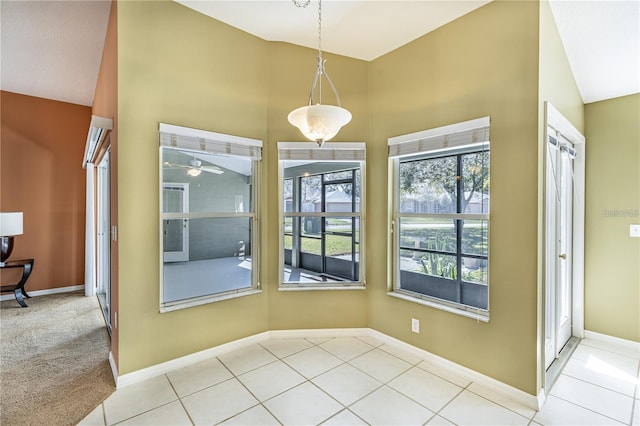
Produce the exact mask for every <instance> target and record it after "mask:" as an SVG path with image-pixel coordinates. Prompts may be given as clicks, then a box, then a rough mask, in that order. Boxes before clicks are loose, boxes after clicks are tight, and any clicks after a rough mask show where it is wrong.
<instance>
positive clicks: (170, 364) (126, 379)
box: [109, 328, 544, 411]
mask: <svg viewBox="0 0 640 426" xmlns="http://www.w3.org/2000/svg"><path fill="white" fill-rule="evenodd" d="M364 336H368V337H373V338H376V339H378V340H380V341H382V342H383V343H386V344H388V345H391V346H395V347H397V348H399V349H403V350H405V351H407V352H409V353H412V354H414V355H416V356H418V357H419V358H422V359H424V360H426V361H429V362H431V363H434V364H436V365H438V366H441V367H442V368H446V369H449V370H450V371H452V372H454V373H456V374H458V375H460V376H462V377H465V378H467V379H468V380H469V381H472V382H474V383H476V384H478V385H481V386H484V387H485V388H487V389H489V390H491V391H493V392H495V393H497V394H500V395H504V396H505V397H506V398H508V399H511V400H513V401H514V402H516V403H519V404H521V405H523V406H525V407H527V408H530V409H533V410H536V411H537V410H539V409H540V407H541V406H542V404H543V403H544V393H542V395H530V394H528V393H526V392H524V391H522V390H520V389H517V388H514V387H513V386H510V385H507V384H505V383H502V382H500V381H498V380H496V379H493V378H491V377H489V376H485V375H484V374H481V373H478V372H477V371H474V370H471V369H469V368H466V367H463V366H461V365H459V364H456V363H454V362H452V361H449V360H447V359H444V358H441V357H439V356H437V355H434V354H432V353H430V352H427V351H425V350H423V349H420V348H417V347H415V346H412V345H410V344H408V343H405V342H403V341H401V340H398V339H396V338H393V337H390V336H387V335H386V334H384V333H381V332H379V331H376V330H372V329H370V328H346V329H345V328H339V329H313V330H271V331H265V332H263V333H259V334H255V335H253V336H249V337H245V338H243V339H239V340H236V341H233V342H229V343H225V344H222V345H219V346H215V347H213V348H209V349H205V350H203V351H200V352H196V353H193V354H190V355H186V356H183V357H180V358H176V359H172V360H170V361H167V362H163V363H161V364H156V365H152V366H151V367H147V368H143V369H141V370H136V371H133V372H131V373H126V374H123V375H121V376H118V375H117V369H116V367H115V363H114V361H113V357H112V356H111V354H110V355H109V361H110V363H111V367H112V369H113V373H114V377H115V379H116V388H118V389H120V388H123V387H125V386H130V385H132V384H135V383H139V382H142V381H144V380H147V379H151V378H153V377H156V376H159V375H162V374H166V373H168V372H170V371H173V370H176V369H178V368H183V367H187V366H189V365H192V364H195V363H197V362H200V361H204V360H207V359H210V358H212V357H216V356H218V355H222V354H224V353H227V352H230V351H234V350H236V349H241V348H243V347H246V346H249V345H252V344H255V343H259V342H263V341H265V340H268V339H270V338H323V337H364Z"/></svg>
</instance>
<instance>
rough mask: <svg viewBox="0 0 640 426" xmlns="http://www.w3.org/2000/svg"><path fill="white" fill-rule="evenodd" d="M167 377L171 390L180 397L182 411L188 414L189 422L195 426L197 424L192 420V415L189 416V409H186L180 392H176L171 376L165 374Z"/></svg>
mask: <svg viewBox="0 0 640 426" xmlns="http://www.w3.org/2000/svg"><path fill="white" fill-rule="evenodd" d="M165 376H166V377H167V380H168V381H169V385H170V386H171V389H173V392H175V394H176V396H177V397H178V401H179V402H180V406H181V407H182V409H183V410H184V412H185V413H186V415H187V417H188V418H189V421H190V422H191V425H192V426H193V425H195V424H196V422H194V421H193V419H192V418H191V414H189V410H187V407H185V405H184V403H183V402H182V398H181V397H180V395H179V394H178V391H177V390H176V388H175V386H173V382H171V379H170V378H169V376H168V375H167V374H165Z"/></svg>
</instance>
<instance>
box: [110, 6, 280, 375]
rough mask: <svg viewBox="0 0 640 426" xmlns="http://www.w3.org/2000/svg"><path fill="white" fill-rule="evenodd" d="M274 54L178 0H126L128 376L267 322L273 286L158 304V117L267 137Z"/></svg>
mask: <svg viewBox="0 0 640 426" xmlns="http://www.w3.org/2000/svg"><path fill="white" fill-rule="evenodd" d="M267 53H268V50H267V43H266V42H265V41H264V40H261V39H259V38H256V37H253V36H251V35H249V34H247V33H244V32H242V31H239V30H237V29H234V28H232V27H229V26H227V25H223V24H221V23H219V22H217V21H214V20H212V19H210V18H208V17H206V16H204V15H201V14H199V13H196V12H194V11H192V10H190V9H188V8H186V7H184V6H181V5H179V4H178V3H175V2H172V1H154V2H146V1H144V2H140V1H120V2H118V114H119V129H118V141H119V145H118V146H119V152H118V162H119V167H118V181H119V192H118V207H119V232H118V234H119V235H118V237H119V302H120V306H119V312H118V323H119V324H118V326H119V330H120V340H119V343H120V354H119V355H120V364H119V373H120V374H124V373H128V372H131V371H134V370H137V369H140V368H144V367H148V366H151V365H154V364H157V363H160V362H164V361H167V360H170V359H173V358H177V357H180V356H184V355H187V354H190V353H193V352H196V351H199V350H203V349H207V348H210V347H213V346H216V345H219V344H222V343H226V342H229V341H232V340H236V339H239V338H242V337H246V336H249V335H253V334H256V333H259V332H263V331H265V330H267V329H268V318H267V297H266V294H264V293H263V294H260V295H254V296H250V297H241V298H238V299H233V300H229V301H226V302H224V303H213V304H208V305H203V306H198V307H194V308H190V309H183V310H180V311H175V312H170V313H164V314H160V313H159V310H158V306H159V285H158V283H159V279H160V266H159V259H160V245H159V230H158V229H159V228H158V226H159V213H158V211H159V189H158V183H159V177H158V173H159V167H158V164H159V160H158V155H159V149H158V147H159V137H158V123H159V122H164V123H170V124H176V125H181V126H187V127H193V128H197V129H205V130H213V131H217V132H221V133H228V134H234V135H240V136H246V137H250V138H256V139H261V140H264V139H265V138H266V129H267V96H268V86H267V83H268V79H267V74H266V72H265V70H266V69H267V64H268V57H267ZM265 214H266V212H265Z"/></svg>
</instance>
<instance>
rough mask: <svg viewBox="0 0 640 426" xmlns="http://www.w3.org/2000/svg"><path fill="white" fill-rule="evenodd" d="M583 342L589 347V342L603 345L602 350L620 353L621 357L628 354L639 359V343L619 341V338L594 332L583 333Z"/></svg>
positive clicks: (586, 331)
mask: <svg viewBox="0 0 640 426" xmlns="http://www.w3.org/2000/svg"><path fill="white" fill-rule="evenodd" d="M584 339H585V340H583V342H584V344H585V345H589V340H592V341H595V342H599V343H602V344H604V346H601V347H602V349H609V350H611V351H613V352H622V354H623V355H625V354H629V355H634V356H637V357H640V342H634V341H633V340H626V339H621V338H619V337H614V336H608V335H606V334H601V333H596V332H595V331H589V330H585V331H584Z"/></svg>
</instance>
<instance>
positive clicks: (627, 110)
mask: <svg viewBox="0 0 640 426" xmlns="http://www.w3.org/2000/svg"><path fill="white" fill-rule="evenodd" d="M639 117H640V95H638V94H636V95H631V96H624V97H620V98H615V99H609V100H606V101H601V102H594V103H590V104H587V105H585V123H586V135H585V136H586V139H587V142H586V148H587V154H586V161H587V165H586V174H587V177H586V185H585V186H586V196H585V198H586V200H585V201H586V212H585V221H586V224H585V228H586V229H585V247H586V248H585V329H587V330H589V331H594V332H597V333H602V334H606V335H610V336H615V337H619V338H622V339H628V340H633V341H636V342H640V238H631V237H630V236H629V225H630V224H640V213H639V210H640V120H639Z"/></svg>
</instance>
